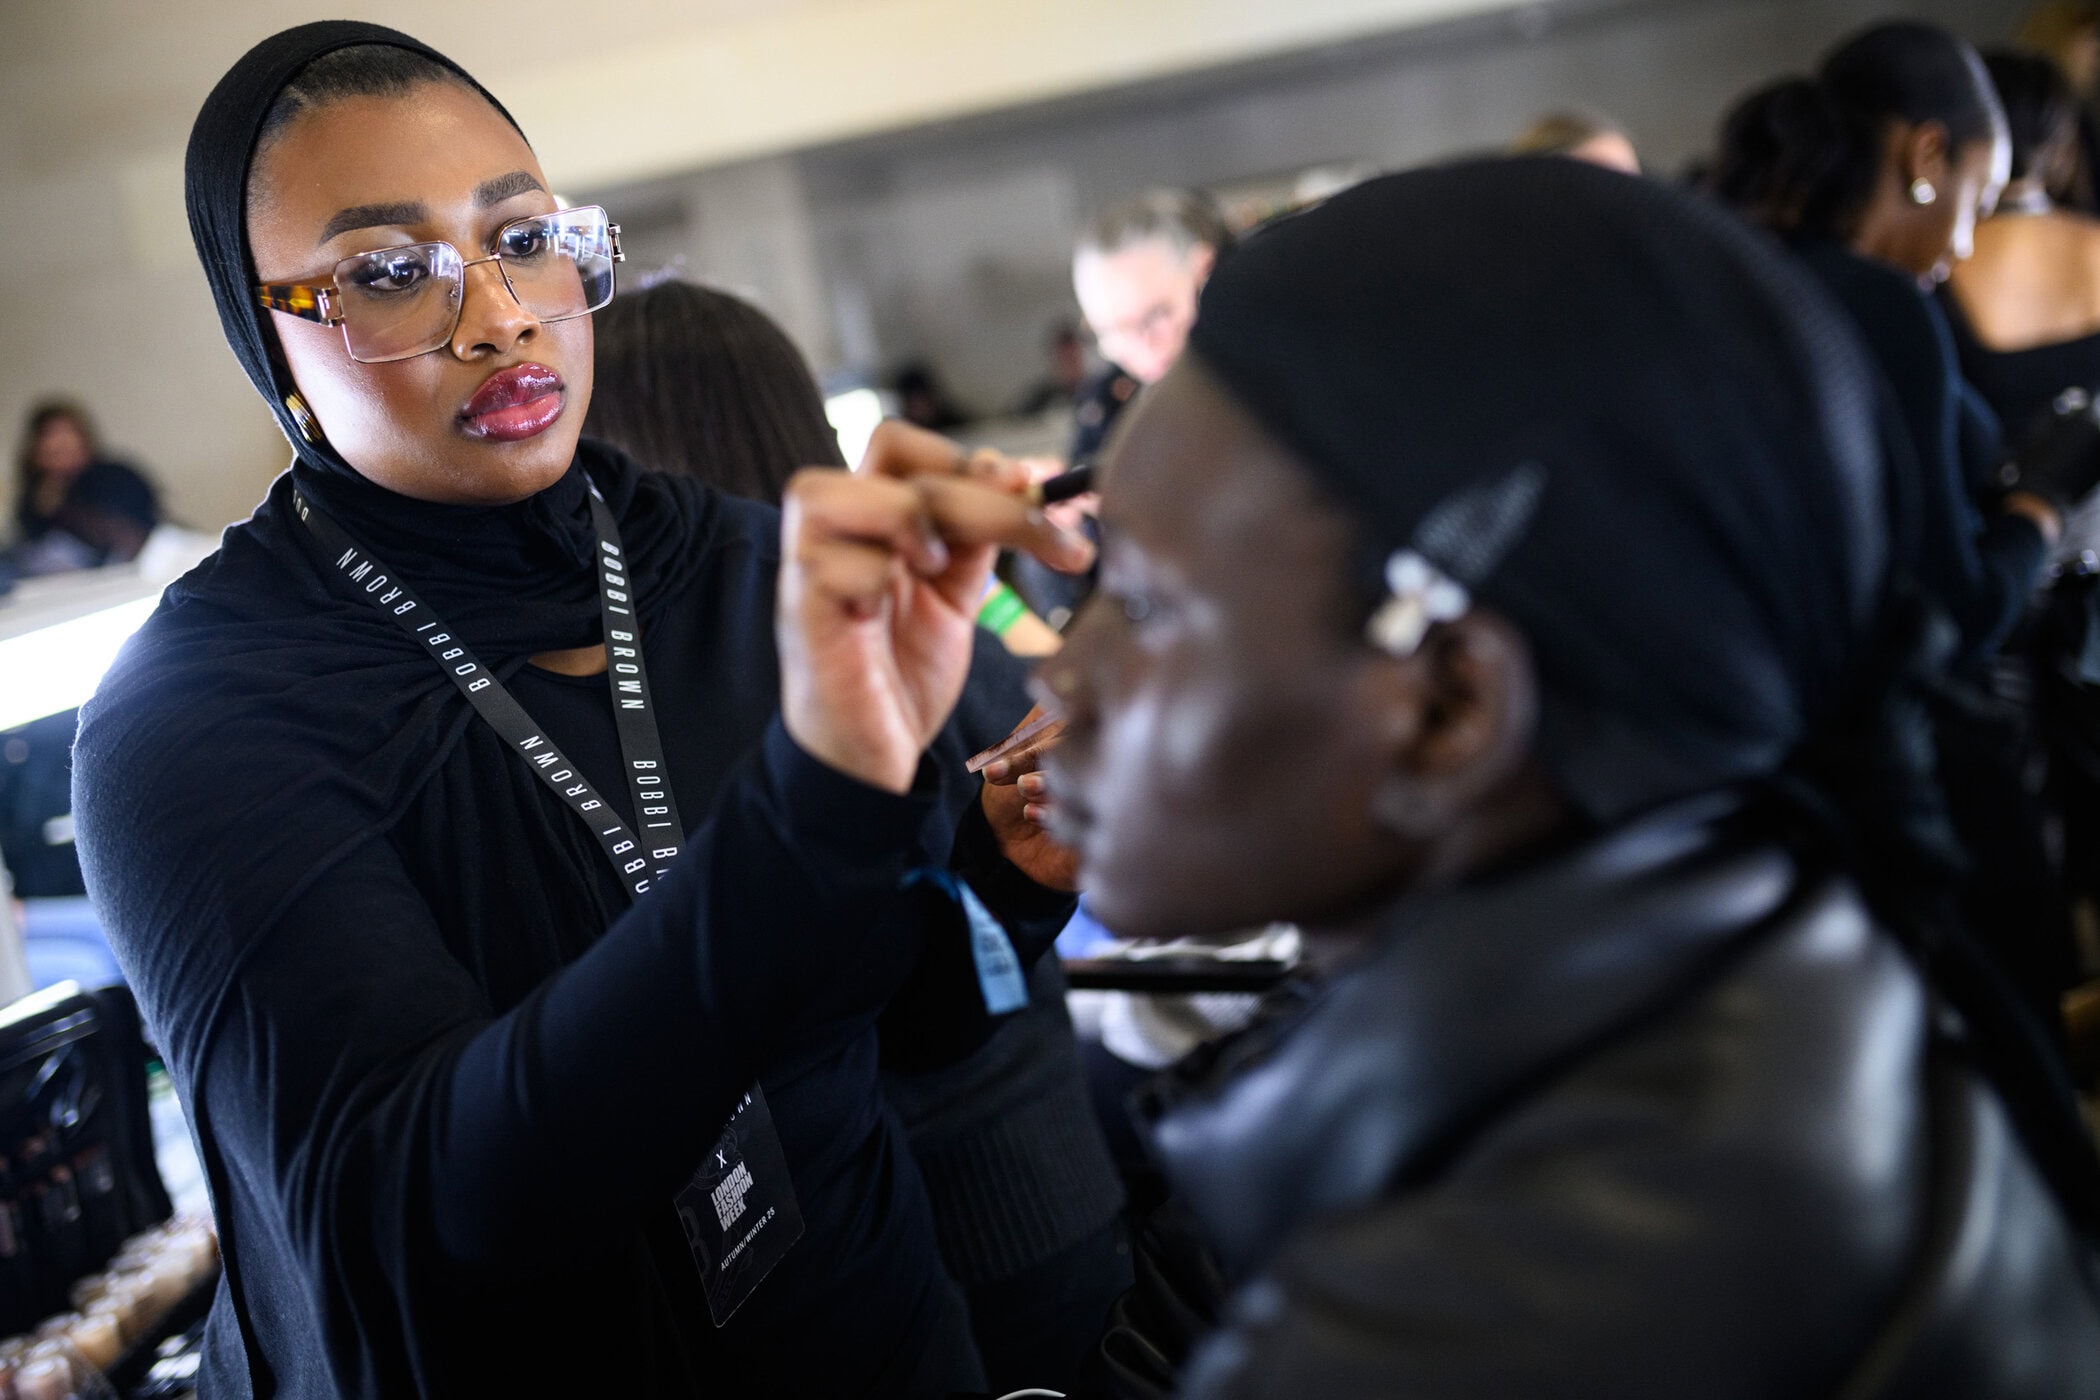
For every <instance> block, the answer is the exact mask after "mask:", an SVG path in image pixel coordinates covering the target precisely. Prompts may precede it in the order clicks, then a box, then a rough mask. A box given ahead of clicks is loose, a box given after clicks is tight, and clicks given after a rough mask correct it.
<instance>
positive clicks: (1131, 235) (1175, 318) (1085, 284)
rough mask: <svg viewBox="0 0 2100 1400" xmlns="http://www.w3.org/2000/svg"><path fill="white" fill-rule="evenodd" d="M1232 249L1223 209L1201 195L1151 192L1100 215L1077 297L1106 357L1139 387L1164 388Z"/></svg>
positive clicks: (1076, 262) (1084, 243) (1084, 239)
mask: <svg viewBox="0 0 2100 1400" xmlns="http://www.w3.org/2000/svg"><path fill="white" fill-rule="evenodd" d="M1231 247H1232V235H1231V234H1230V233H1229V232H1228V231H1227V230H1226V227H1225V221H1224V219H1223V218H1222V217H1220V215H1219V213H1218V210H1217V206H1216V205H1214V204H1213V203H1211V201H1210V199H1209V198H1208V197H1207V196H1205V195H1203V194H1201V193H1199V192H1197V191H1195V190H1183V189H1158V190H1147V191H1146V192H1145V193H1143V194H1141V195H1137V196H1136V197H1134V198H1131V199H1127V200H1124V201H1122V202H1121V203H1118V204H1114V205H1111V206H1110V207H1108V208H1106V209H1104V210H1102V211H1101V212H1100V213H1099V214H1097V215H1095V216H1094V218H1093V220H1092V221H1091V222H1090V223H1088V225H1087V226H1086V229H1085V230H1084V231H1083V232H1082V233H1081V234H1080V236H1079V243H1078V246H1077V247H1076V248H1075V249H1074V250H1073V253H1072V290H1073V292H1074V293H1075V294H1076V295H1077V296H1078V298H1079V309H1080V311H1081V312H1082V313H1083V314H1084V315H1085V317H1086V323H1087V327H1088V329H1089V330H1091V331H1092V332H1093V334H1094V343H1095V344H1096V345H1097V346H1099V347H1100V350H1101V354H1102V357H1103V358H1104V359H1106V360H1108V362H1109V363H1110V364H1113V365H1115V366H1116V367H1118V368H1119V369H1123V370H1125V371H1127V372H1128V373H1129V374H1130V376H1131V377H1132V378H1134V379H1136V380H1137V381H1138V383H1140V384H1152V383H1156V382H1158V380H1159V379H1160V378H1161V377H1162V376H1164V375H1165V374H1166V372H1167V371H1168V370H1170V369H1172V368H1173V367H1174V361H1175V360H1177V359H1179V358H1180V357H1181V350H1182V347H1183V346H1185V345H1186V344H1188V338H1189V327H1190V326H1192V325H1194V324H1195V321H1196V299H1197V297H1198V296H1200V295H1201V294H1202V291H1203V284H1204V282H1205V281H1207V280H1208V279H1209V277H1210V274H1211V270H1212V269H1213V268H1215V267H1216V266H1217V263H1218V259H1219V258H1220V257H1222V256H1224V255H1225V254H1226V253H1227V252H1229V251H1230V249H1231Z"/></svg>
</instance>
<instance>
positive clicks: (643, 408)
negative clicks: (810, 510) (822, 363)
mask: <svg viewBox="0 0 2100 1400" xmlns="http://www.w3.org/2000/svg"><path fill="white" fill-rule="evenodd" d="M594 320H595V322H596V326H595V338H596V342H597V349H596V361H597V366H598V369H597V373H598V384H597V389H596V391H595V392H594V393H593V394H592V396H591V409H590V414H589V416H588V417H586V418H585V419H584V425H583V430H584V432H585V433H586V434H587V435H589V436H591V437H594V438H597V439H598V440H600V441H601V442H609V443H611V444H612V445H613V446H615V447H617V448H619V449H620V450H621V451H623V452H625V453H627V454H628V455H629V456H630V457H633V458H634V459H635V461H637V462H638V463H640V464H641V465H642V466H644V467H646V468H648V469H649V470H650V471H659V472H671V473H673V474H679V475H685V476H693V477H698V478H699V479H700V480H702V481H705V482H706V483H707V484H708V485H710V486H712V487H714V488H715V489H716V490H717V491H725V492H727V493H728V494H730V495H732V496H742V497H744V498H745V499H747V500H753V501H763V502H765V503H766V504H767V505H769V506H776V507H777V506H778V505H779V504H780V495H781V492H782V491H783V490H784V489H785V488H786V486H787V481H788V478H789V477H791V476H793V475H794V474H795V472H796V471H797V470H798V469H800V468H802V467H819V466H823V467H845V466H850V465H852V464H851V463H849V462H848V461H846V460H845V458H844V457H843V456H842V455H841V454H840V452H839V440H838V434H837V433H836V432H834V431H833V430H832V427H831V424H830V422H829V421H828V420H827V419H826V418H825V417H824V396H823V394H822V392H821V391H820V390H819V389H818V388H817V381H816V376H814V375H813V374H811V373H810V370H809V362H808V361H806V360H805V359H803V358H802V352H801V351H800V350H798V349H796V348H795V343H794V342H793V341H792V340H790V339H788V335H787V332H786V331H784V330H782V329H781V328H780V326H779V324H778V323H776V322H775V321H774V320H773V318H772V317H770V316H768V315H766V313H765V312H763V311H761V310H759V309H758V308H757V307H755V306H753V305H752V304H751V303H749V302H747V301H745V300H743V299H742V298H741V297H736V296H732V295H730V294H729V293H728V292H724V291H719V290H717V289H715V288H713V287H702V286H697V285H695V284H694V283H691V282H685V281H679V280H676V279H673V280H669V281H662V282H657V283H655V284H654V285H651V286H647V287H643V288H640V289H638V290H636V291H632V292H625V293H622V294H621V295H619V296H617V297H615V298H613V301H612V304H611V305H609V306H607V307H605V308H604V309H603V310H601V311H599V312H597V313H596V314H595V317H594Z"/></svg>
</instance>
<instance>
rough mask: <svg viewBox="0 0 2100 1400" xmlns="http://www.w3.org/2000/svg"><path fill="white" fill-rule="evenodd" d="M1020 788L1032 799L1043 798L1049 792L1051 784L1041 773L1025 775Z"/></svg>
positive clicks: (1022, 777)
mask: <svg viewBox="0 0 2100 1400" xmlns="http://www.w3.org/2000/svg"><path fill="white" fill-rule="evenodd" d="M1019 786H1020V789H1021V791H1023V792H1025V793H1027V794H1028V795H1029V796H1030V797H1041V796H1042V795H1043V793H1044V792H1045V791H1047V790H1048V788H1049V783H1048V782H1047V781H1046V780H1045V779H1044V777H1043V775H1042V774H1040V773H1023V774H1022V775H1021V781H1020V783H1019Z"/></svg>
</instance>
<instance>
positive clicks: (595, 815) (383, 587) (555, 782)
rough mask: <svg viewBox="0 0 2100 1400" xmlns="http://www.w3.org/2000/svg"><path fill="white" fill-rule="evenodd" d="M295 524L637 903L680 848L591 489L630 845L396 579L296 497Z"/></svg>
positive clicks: (611, 540) (628, 623)
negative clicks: (559, 805)
mask: <svg viewBox="0 0 2100 1400" xmlns="http://www.w3.org/2000/svg"><path fill="white" fill-rule="evenodd" d="M292 503H293V505H294V506H295V507H296V508H297V510H298V513H299V519H300V520H301V521H303V522H305V525H306V528H307V529H309V530H311V531H312V532H313V534H314V538H316V539H318V540H319V541H320V542H321V544H322V546H323V547H324V548H325V549H326V550H327V551H328V553H329V554H330V555H331V556H332V557H333V561H334V564H335V568H336V571H337V572H338V573H340V574H342V576H343V577H344V578H345V579H347V580H348V581H349V582H350V584H351V585H352V587H353V588H354V589H355V590H356V591H357V592H359V593H361V594H362V595H363V596H364V597H365V598H366V599H367V600H368V601H369V602H370V603H371V604H372V606H373V607H375V608H378V609H379V610H380V611H381V612H384V613H386V614H387V615H388V616H389V617H391V618H393V619H394V621H395V622H397V623H399V624H400V625H401V630H402V631H404V632H406V633H407V634H408V635H409V636H410V637H412V638H414V639H415V640H416V642H417V643H418V644H419V645H421V646H422V647H423V649H424V650H425V651H426V652H428V653H429V654H430V657H431V659H432V660H434V661H436V662H437V664H438V665H439V666H441V667H443V668H444V671H445V674H446V675H448V676H450V677H452V683H453V684H454V685H456V686H458V687H459V690H460V693H461V694H462V695H464V696H466V697H467V700H468V702H469V703H470V704H472V705H473V706H474V709H475V710H476V711H477V712H478V713H479V714H480V715H481V717H482V718H483V719H485V720H487V721H488V723H489V727H490V728H492V729H494V730H495V731H496V732H497V733H498V734H500V735H502V736H503V739H504V742H506V743H508V744H509V745H510V746H511V747H512V748H513V749H516V750H517V751H518V753H519V755H520V756H521V757H523V758H524V760H525V761H526V762H527V763H529V764H531V765H532V769H533V771H534V772H535V773H537V774H539V777H540V781H541V782H543V783H545V784H546V785H547V786H548V787H550V788H552V789H553V790H554V792H555V794H556V795H557V796H558V797H560V798H561V800H562V801H563V802H566V803H567V804H568V805H569V809H570V810H571V811H573V812H575V813H576V815H577V816H579V817H581V818H582V819H583V820H584V821H585V822H586V823H588V824H589V826H590V828H591V830H592V832H594V833H595V834H596V835H597V837H598V844H599V845H600V846H602V847H604V849H605V855H606V858H607V859H608V860H610V861H611V862H612V864H613V870H614V871H615V872H616V873H617V874H618V875H619V877H620V882H621V883H622V884H624V885H626V886H627V892H628V893H629V894H630V895H631V896H633V897H634V898H636V899H640V898H641V897H642V896H643V895H644V894H647V893H648V892H649V885H650V883H651V882H652V881H653V880H655V879H657V878H658V877H659V876H661V875H662V874H663V873H664V870H665V868H666V867H667V866H668V865H669V864H670V863H671V861H672V860H673V859H674V858H676V856H677V855H678V848H679V846H680V845H681V844H682V843H683V842H684V841H685V828H684V827H683V826H681V825H680V824H679V821H678V803H677V801H676V799H674V798H673V797H672V796H671V775H670V772H669V770H668V769H667V768H666V767H665V764H664V751H663V741H662V739H661V738H660V737H659V736H658V734H657V729H656V712H655V709H654V708H653V707H652V706H651V704H650V702H649V673H648V671H647V669H646V668H645V667H644V666H643V664H642V628H641V623H640V621H639V619H638V618H637V617H636V615H635V611H634V595H633V591H632V590H631V589H630V588H629V587H628V583H627V563H626V559H625V556H623V555H622V553H621V551H620V529H619V525H618V524H617V523H616V522H615V521H614V519H613V513H612V511H611V510H610V509H609V508H608V507H607V506H606V504H605V501H604V499H603V498H602V497H601V496H599V494H598V488H597V487H596V486H592V487H591V521H592V523H593V524H594V525H596V526H597V530H598V606H599V609H600V611H601V612H602V613H603V615H604V621H605V651H606V660H607V662H608V665H607V667H606V673H605V674H606V680H607V682H608V684H609V685H610V687H611V690H612V698H613V719H614V721H615V722H616V723H617V724H618V726H619V730H620V757H621V758H622V759H623V760H625V762H626V764H627V774H628V777H629V778H630V779H632V780H633V782H634V815H635V821H636V823H637V824H638V825H639V826H640V827H641V829H642V834H641V835H640V836H637V835H636V834H635V833H634V832H632V831H630V830H628V828H627V823H626V822H624V821H622V820H620V816H619V813H617V812H615V811H614V810H613V809H612V808H611V807H610V806H608V805H607V804H606V802H605V800H604V799H603V798H602V797H600V796H599V795H598V793H597V792H596V791H595V790H593V789H592V787H591V785H590V783H588V782H587V781H585V779H584V777H583V775H582V774H581V773H579V772H578V771H577V770H576V765H575V764H573V763H571V762H569V760H568V759H567V758H566V757H564V756H563V754H562V752H561V751H560V750H559V749H557V748H555V747H554V745H553V743H552V742H551V741H550V740H549V739H548V738H547V736H546V734H545V733H544V732H542V731H541V730H540V728H539V727H538V726H537V725H535V724H534V723H533V722H532V716H531V715H529V714H527V713H526V712H525V707H524V706H523V705H520V704H519V703H518V702H517V699H516V697H514V696H513V695H512V694H511V693H510V692H509V691H508V690H506V689H504V686H503V682H501V681H499V680H497V679H496V677H495V675H494V674H493V673H492V672H491V671H490V670H489V669H488V667H486V666H484V665H482V664H481V661H480V659H479V658H477V657H476V656H475V655H474V653H473V652H471V651H469V650H467V647H466V644H465V643H463V642H461V641H460V640H459V639H458V638H457V637H455V636H453V635H452V632H451V629H450V628H448V627H446V626H445V623H444V620H443V619H442V618H440V617H438V615H437V614H436V613H433V612H432V611H430V609H429V608H427V607H425V606H424V604H423V602H422V600H421V599H419V598H417V597H416V595H415V594H414V593H412V592H410V591H409V589H408V586H407V585H406V584H404V583H403V582H402V581H401V578H400V576H399V575H398V574H396V573H394V571H393V570H391V569H389V568H388V567H387V566H386V565H385V564H384V563H382V562H381V561H380V560H378V559H376V558H374V557H373V556H372V554H371V553H370V551H368V550H366V549H365V548H364V547H363V546H362V545H360V544H358V543H357V542H356V541H354V540H352V539H351V538H350V537H349V536H348V535H346V534H344V533H343V530H342V528H341V527H340V526H338V525H337V524H336V523H335V522H334V521H332V520H330V519H329V518H328V517H327V516H326V515H325V514H323V513H322V512H321V511H319V510H317V509H315V508H314V507H313V506H312V505H311V504H310V503H309V502H308V501H307V499H306V496H305V495H304V493H302V492H294V493H293V494H292Z"/></svg>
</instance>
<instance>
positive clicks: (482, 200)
mask: <svg viewBox="0 0 2100 1400" xmlns="http://www.w3.org/2000/svg"><path fill="white" fill-rule="evenodd" d="M535 191H537V192H539V193H541V194H545V193H546V192H547V187H546V186H545V185H543V184H541V183H540V182H539V179H538V178H537V177H536V176H534V175H533V173H532V172H531V171H530V170H513V171H511V172H510V174H508V175H498V176H497V177H496V178H495V179H493V180H483V181H482V182H481V183H480V184H478V185H476V186H475V187H474V202H475V203H476V204H478V205H480V206H481V207H482V208H484V209H486V208H488V207H489V206H490V205H491V204H501V203H502V202H503V201H504V200H506V199H509V198H510V197H511V196H512V195H520V194H532V193H533V192H535Z"/></svg>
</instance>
